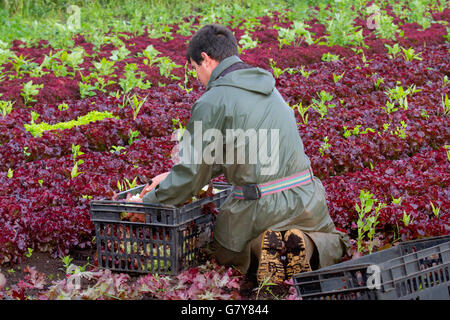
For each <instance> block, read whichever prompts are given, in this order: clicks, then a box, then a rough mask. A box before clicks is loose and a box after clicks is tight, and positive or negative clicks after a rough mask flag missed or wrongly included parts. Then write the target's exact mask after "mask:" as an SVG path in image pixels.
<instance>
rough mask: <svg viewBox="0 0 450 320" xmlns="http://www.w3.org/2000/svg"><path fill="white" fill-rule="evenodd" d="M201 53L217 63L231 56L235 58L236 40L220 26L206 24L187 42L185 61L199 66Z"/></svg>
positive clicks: (201, 59) (229, 31)
mask: <svg viewBox="0 0 450 320" xmlns="http://www.w3.org/2000/svg"><path fill="white" fill-rule="evenodd" d="M202 52H205V53H206V54H207V55H208V56H210V57H211V58H212V59H214V60H217V61H219V62H220V61H222V60H223V59H225V58H228V57H231V56H233V55H236V56H237V55H238V46H237V41H236V38H235V37H234V34H233V33H232V32H231V30H229V29H227V28H226V27H224V26H222V25H219V24H207V25H205V26H203V27H202V28H201V29H200V30H198V31H197V32H196V33H195V34H194V36H193V37H192V39H191V41H189V44H188V48H187V52H186V59H187V60H188V62H189V63H190V62H191V59H192V60H194V61H195V62H196V63H197V64H199V65H200V64H201V63H202V61H203V58H202V56H201V54H202Z"/></svg>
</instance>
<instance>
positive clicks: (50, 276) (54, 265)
mask: <svg viewBox="0 0 450 320" xmlns="http://www.w3.org/2000/svg"><path fill="white" fill-rule="evenodd" d="M94 254H95V250H94V249H88V250H83V251H72V252H70V253H69V256H70V257H71V258H73V260H72V263H74V264H76V265H79V266H83V265H85V264H86V263H88V262H92V261H93V257H94ZM88 257H89V259H88ZM27 266H28V267H34V268H35V269H36V271H38V272H40V273H43V274H45V276H46V280H47V283H48V284H51V283H52V282H53V281H58V280H62V279H64V278H65V275H66V272H65V268H64V264H63V262H62V260H61V259H60V258H53V257H52V256H51V255H50V253H48V252H32V253H31V255H30V256H29V257H25V256H24V257H23V258H22V262H21V263H17V264H14V265H9V264H8V263H6V264H3V265H0V273H2V274H3V275H4V276H5V277H6V286H5V288H7V287H9V286H11V285H14V284H17V283H18V282H19V281H20V280H23V279H24V277H25V276H26V275H27V274H28V273H27V272H24V269H25V268H26V267H27Z"/></svg>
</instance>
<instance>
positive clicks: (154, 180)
mask: <svg viewBox="0 0 450 320" xmlns="http://www.w3.org/2000/svg"><path fill="white" fill-rule="evenodd" d="M169 173H170V171H169V172H164V173H161V174H159V175H157V176H156V177H154V178H152V183H151V184H147V185H146V186H145V187H144V189H142V191H141V193H140V194H139V197H141V202H142V197H143V196H144V195H145V194H147V193H148V192H150V191H152V190H153V189H155V188H156V186H157V185H159V184H160V183H161V181H163V180H164V179H165V178H166V177H167V176H168V175H169ZM135 202H137V201H135Z"/></svg>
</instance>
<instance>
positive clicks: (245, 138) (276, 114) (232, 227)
mask: <svg viewBox="0 0 450 320" xmlns="http://www.w3.org/2000/svg"><path fill="white" fill-rule="evenodd" d="M236 63H242V61H241V59H240V58H238V57H237V56H232V57H229V58H226V59H224V60H223V61H221V62H220V63H219V65H218V66H217V67H216V68H215V69H214V71H213V72H212V74H211V77H210V79H209V83H208V85H207V87H206V91H205V93H204V94H203V95H202V96H201V97H200V98H199V99H198V100H197V101H196V102H195V104H194V105H193V107H192V111H191V118H190V120H189V122H188V124H187V125H186V129H185V132H184V135H183V138H182V140H181V142H180V144H183V143H184V144H185V145H191V146H194V145H196V148H197V149H195V148H194V149H193V150H200V153H198V152H197V155H198V154H202V155H204V154H211V157H213V159H214V161H211V159H210V158H208V159H203V158H204V157H201V158H202V159H200V160H199V159H198V158H197V159H194V160H193V158H195V156H192V155H193V154H195V153H196V152H195V151H194V152H192V151H191V153H190V155H191V157H190V161H181V162H180V163H178V164H175V165H174V166H173V167H172V170H171V172H170V173H169V175H168V176H167V178H166V179H165V180H163V181H162V182H161V183H160V185H159V186H158V187H157V188H156V189H154V190H152V191H151V192H149V193H147V194H146V195H145V196H144V197H143V201H144V202H149V203H163V204H172V205H178V204H181V203H183V202H185V201H186V200H187V199H189V198H190V197H192V196H195V195H197V194H198V193H199V191H200V190H201V189H202V187H204V186H205V185H206V184H208V182H209V181H210V180H211V179H212V178H215V177H217V176H219V175H220V174H222V173H223V174H224V175H225V177H226V179H227V180H228V182H229V183H231V184H233V185H237V186H242V185H247V184H252V183H258V184H259V183H265V182H269V181H273V180H278V179H281V178H284V177H287V176H290V175H293V174H296V173H299V172H303V171H305V170H308V169H309V168H310V160H309V158H308V157H307V156H306V155H305V152H304V148H303V143H302V140H301V138H300V136H299V132H298V128H297V123H296V119H295V117H294V112H293V110H292V109H291V108H290V107H289V106H288V105H287V104H286V102H285V101H284V99H283V98H282V96H281V95H280V93H279V92H278V90H277V89H276V88H275V79H274V78H273V76H272V75H271V74H270V73H269V72H268V71H266V70H263V69H261V68H247V69H239V70H236V71H232V72H230V73H227V74H226V75H225V76H221V77H219V75H221V74H222V72H224V71H225V70H226V69H227V68H230V67H231V66H232V65H234V64H236ZM200 128H201V130H199V129H200ZM210 129H212V130H210ZM239 129H241V130H239ZM196 130H197V131H196ZM200 131H201V133H203V135H202V134H200V133H199V132H200ZM255 131H256V132H257V134H256V135H251V133H253V132H255ZM205 133H209V134H205ZM219 133H221V135H219ZM255 136H256V137H257V138H260V139H256V140H255V139H253V138H255ZM213 137H214V138H213ZM265 137H266V138H265ZM213 140H218V141H213ZM213 142H214V143H216V142H218V143H219V144H214V143H213ZM264 142H265V143H264ZM277 142H278V145H277ZM220 143H222V144H220ZM211 145H213V146H214V147H216V149H214V148H211ZM221 145H222V146H223V148H220V146H221ZM208 147H209V149H208ZM199 148H201V149H199ZM272 149H273V150H272ZM211 150H214V151H213V152H211ZM243 150H245V151H243ZM239 151H240V152H241V153H239ZM261 151H262V152H261ZM183 152H184V151H183ZM202 152H203V153H202ZM205 152H206V153H205ZM243 154H244V155H245V159H243V156H242V155H243ZM205 158H206V157H205ZM290 228H298V229H300V230H303V231H304V232H307V233H312V234H314V233H315V232H319V233H335V234H339V232H338V231H336V229H335V227H334V223H333V221H332V220H331V218H330V216H329V213H328V208H327V205H326V201H325V190H324V188H323V185H322V183H321V182H320V180H319V179H317V178H315V177H314V179H313V181H312V182H310V183H308V184H306V185H302V186H299V187H295V188H292V189H288V190H284V191H281V192H278V193H273V194H269V195H266V196H263V197H261V198H260V199H258V200H238V199H235V198H233V197H230V198H229V199H228V200H227V201H226V202H225V203H224V204H223V205H222V207H221V208H220V213H219V215H218V216H217V220H216V224H215V230H214V237H215V239H216V240H217V241H218V242H219V243H220V244H221V245H222V246H224V247H225V248H227V249H229V250H232V251H236V252H240V251H242V250H243V249H244V247H245V246H246V245H247V244H248V243H249V242H250V241H251V240H252V239H254V238H256V237H257V236H258V235H259V234H261V233H262V232H264V231H265V230H267V229H271V230H277V231H283V230H288V229H290ZM325 238H326V237H325ZM325 238H324V239H322V240H321V239H320V237H314V236H313V237H312V239H313V241H314V242H315V244H316V247H317V249H318V252H319V257H320V266H321V267H324V266H327V265H330V264H333V263H336V262H338V261H339V259H340V258H341V257H342V254H343V250H344V247H345V245H344V244H342V243H339V242H338V243H336V242H335V243H330V241H327V240H326V239H325ZM333 239H336V237H334V238H333Z"/></svg>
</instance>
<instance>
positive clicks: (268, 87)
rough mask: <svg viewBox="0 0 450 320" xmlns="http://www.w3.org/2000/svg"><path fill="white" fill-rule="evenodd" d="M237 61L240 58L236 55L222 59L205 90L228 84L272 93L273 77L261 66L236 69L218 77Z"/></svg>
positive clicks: (263, 92)
mask: <svg viewBox="0 0 450 320" xmlns="http://www.w3.org/2000/svg"><path fill="white" fill-rule="evenodd" d="M238 62H242V60H241V59H240V58H239V57H237V56H231V57H228V58H226V59H224V60H222V61H221V62H220V63H219V64H218V65H217V67H216V68H215V69H214V70H213V72H212V73H211V77H210V79H209V82H208V85H207V86H206V90H209V89H211V88H213V87H218V86H230V87H236V88H240V89H244V90H247V91H252V92H256V93H260V94H264V95H269V94H271V93H272V91H273V89H274V88H275V79H274V78H273V76H272V74H271V73H270V72H268V71H267V70H264V69H261V68H249V69H241V70H236V71H233V72H230V73H228V74H226V75H225V76H223V77H220V78H218V76H219V75H220V74H221V73H222V72H223V71H224V70H225V69H227V68H229V67H230V66H232V65H233V64H235V63H238Z"/></svg>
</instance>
